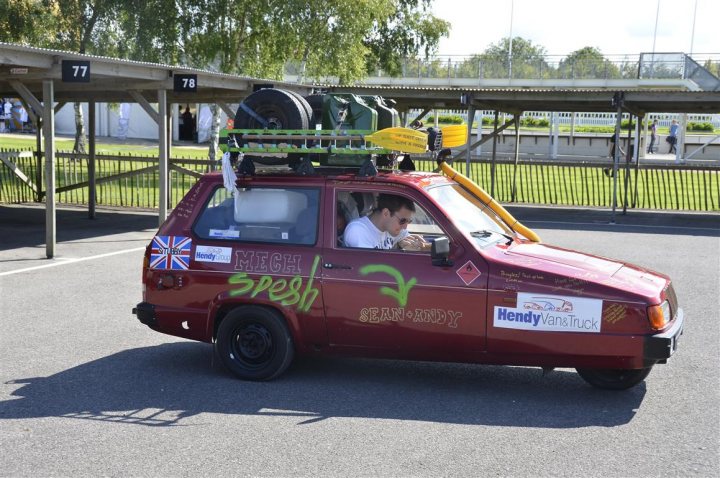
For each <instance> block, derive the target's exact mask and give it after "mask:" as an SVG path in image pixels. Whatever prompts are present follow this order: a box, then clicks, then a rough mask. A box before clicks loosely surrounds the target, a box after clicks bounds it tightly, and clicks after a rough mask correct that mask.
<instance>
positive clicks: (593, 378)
mask: <svg viewBox="0 0 720 478" xmlns="http://www.w3.org/2000/svg"><path fill="white" fill-rule="evenodd" d="M576 370H577V373H578V374H579V375H580V376H581V377H582V378H583V380H585V381H586V382H587V383H589V384H590V385H592V386H593V387H598V388H603V389H605V390H627V389H628V388H631V387H634V386H635V385H637V384H638V383H640V382H642V381H643V380H645V377H647V376H648V374H649V373H650V370H652V367H648V368H640V369H620V368H578V369H576Z"/></svg>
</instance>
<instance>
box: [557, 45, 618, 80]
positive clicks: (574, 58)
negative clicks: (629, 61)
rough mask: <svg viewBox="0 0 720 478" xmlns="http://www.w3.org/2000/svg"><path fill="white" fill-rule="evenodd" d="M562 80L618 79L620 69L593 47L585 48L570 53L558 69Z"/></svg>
mask: <svg viewBox="0 0 720 478" xmlns="http://www.w3.org/2000/svg"><path fill="white" fill-rule="evenodd" d="M558 70H559V74H560V75H561V77H562V78H620V77H621V75H620V69H619V68H618V67H617V66H616V65H615V64H613V63H612V62H611V61H609V60H608V59H606V58H605V56H604V55H603V54H602V52H601V51H600V50H599V49H598V48H595V47H591V46H586V47H583V48H581V49H579V50H575V51H574V52H572V53H570V54H569V55H568V56H567V57H565V59H563V60H561V61H560V65H559V67H558Z"/></svg>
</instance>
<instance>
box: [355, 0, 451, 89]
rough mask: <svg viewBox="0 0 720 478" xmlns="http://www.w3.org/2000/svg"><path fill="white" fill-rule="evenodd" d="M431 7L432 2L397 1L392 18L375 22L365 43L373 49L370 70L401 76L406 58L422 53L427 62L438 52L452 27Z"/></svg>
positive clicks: (428, 0) (369, 55)
mask: <svg viewBox="0 0 720 478" xmlns="http://www.w3.org/2000/svg"><path fill="white" fill-rule="evenodd" d="M431 6H432V0H396V1H393V2H392V7H393V11H392V13H391V15H390V16H389V18H387V19H383V18H377V19H375V20H374V24H373V28H372V30H371V32H370V34H369V35H367V36H366V38H365V41H364V43H365V46H366V47H367V48H368V50H369V54H368V56H367V58H366V65H367V71H372V70H374V69H376V68H382V69H383V70H384V71H385V72H387V73H389V74H390V75H393V76H394V75H399V74H400V73H401V72H402V63H403V61H404V60H405V59H406V58H410V57H414V56H416V55H418V54H419V53H420V52H422V53H423V54H424V57H425V58H426V59H427V58H428V57H430V55H431V54H433V53H435V52H436V51H437V47H438V44H439V42H440V38H442V37H445V36H447V35H448V33H449V31H450V24H449V23H448V22H446V21H445V20H442V19H439V18H436V17H435V16H433V15H431V14H430V13H429V12H430V8H431Z"/></svg>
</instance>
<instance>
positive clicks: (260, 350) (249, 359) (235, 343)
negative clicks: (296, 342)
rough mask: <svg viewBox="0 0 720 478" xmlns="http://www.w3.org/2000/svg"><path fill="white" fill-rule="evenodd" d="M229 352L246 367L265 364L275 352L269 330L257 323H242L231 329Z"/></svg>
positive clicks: (256, 366)
mask: <svg viewBox="0 0 720 478" xmlns="http://www.w3.org/2000/svg"><path fill="white" fill-rule="evenodd" d="M232 337H233V339H232V343H231V347H230V353H231V354H232V357H233V359H234V360H236V361H238V362H240V363H241V364H242V365H243V366H245V367H248V368H260V367H262V366H264V365H266V364H267V363H268V362H269V361H270V360H271V359H272V357H273V355H274V353H275V344H274V343H273V339H272V334H271V333H270V331H269V330H268V329H267V328H265V327H264V326H262V325H261V324H257V323H250V324H244V325H242V326H240V327H237V328H236V329H235V330H234V331H233V335H232Z"/></svg>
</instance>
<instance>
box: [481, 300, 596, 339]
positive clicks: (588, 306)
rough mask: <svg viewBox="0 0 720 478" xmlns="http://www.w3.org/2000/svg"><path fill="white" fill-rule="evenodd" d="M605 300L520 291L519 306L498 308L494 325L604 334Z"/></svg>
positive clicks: (510, 327) (494, 317) (506, 327)
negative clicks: (603, 314)
mask: <svg viewBox="0 0 720 478" xmlns="http://www.w3.org/2000/svg"><path fill="white" fill-rule="evenodd" d="M601 314H602V300H598V299H583V298H579V297H568V296H557V295H547V294H530V293H527V292H518V295H517V307H501V306H496V307H495V313H494V314H493V326H495V327H500V328H505V329H520V330H540V331H551V332H591V333H598V332H600V327H601V323H602V322H601V320H600V318H601Z"/></svg>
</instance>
